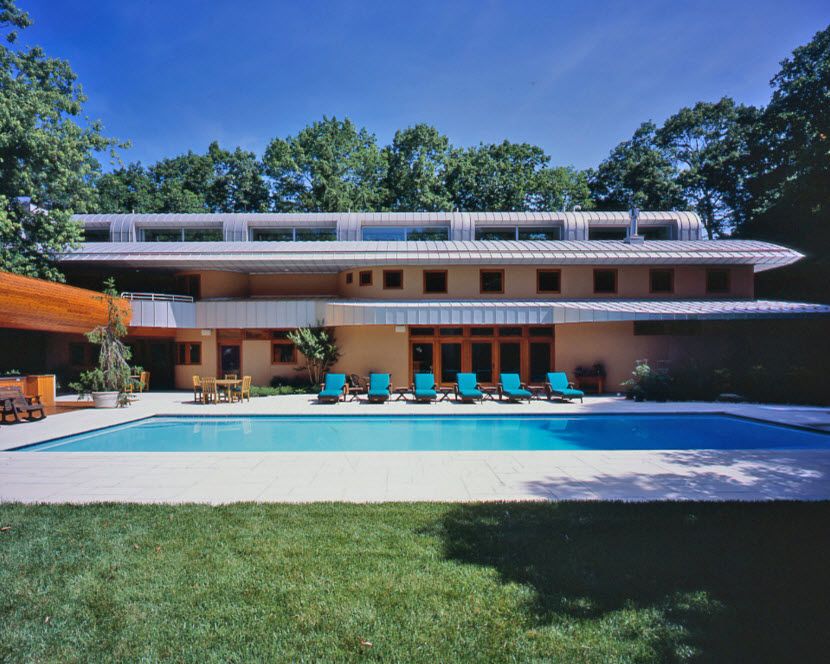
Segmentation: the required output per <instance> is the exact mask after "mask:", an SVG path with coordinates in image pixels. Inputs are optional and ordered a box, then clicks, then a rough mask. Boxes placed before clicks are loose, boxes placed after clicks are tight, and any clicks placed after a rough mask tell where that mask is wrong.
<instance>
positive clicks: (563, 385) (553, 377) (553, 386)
mask: <svg viewBox="0 0 830 664" xmlns="http://www.w3.org/2000/svg"><path fill="white" fill-rule="evenodd" d="M545 391H546V392H547V393H548V399H550V398H552V397H559V398H560V399H563V400H567V401H570V400H571V399H576V398H579V401H580V403H582V397H584V396H585V392H583V391H582V390H575V389H573V383H571V382H570V381H569V380H568V376H567V375H566V374H565V372H564V371H551V372H550V373H548V382H547V383H545Z"/></svg>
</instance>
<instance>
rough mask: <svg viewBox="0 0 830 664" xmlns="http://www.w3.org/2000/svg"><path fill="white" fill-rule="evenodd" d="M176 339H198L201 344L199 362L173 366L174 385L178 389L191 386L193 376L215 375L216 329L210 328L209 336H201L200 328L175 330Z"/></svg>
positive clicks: (178, 340)
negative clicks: (200, 360)
mask: <svg viewBox="0 0 830 664" xmlns="http://www.w3.org/2000/svg"><path fill="white" fill-rule="evenodd" d="M176 341H177V342H180V341H198V342H201V344H202V358H201V359H202V362H201V364H176V365H175V366H174V367H173V376H174V380H175V385H176V387H177V388H179V389H183V390H186V389H190V388H192V387H193V376H215V375H216V362H217V357H216V331H215V330H211V333H210V336H202V331H201V330H192V329H184V330H176Z"/></svg>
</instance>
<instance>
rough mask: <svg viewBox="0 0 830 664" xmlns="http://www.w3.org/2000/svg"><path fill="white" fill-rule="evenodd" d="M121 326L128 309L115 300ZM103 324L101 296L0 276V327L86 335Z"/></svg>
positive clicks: (63, 286)
mask: <svg viewBox="0 0 830 664" xmlns="http://www.w3.org/2000/svg"><path fill="white" fill-rule="evenodd" d="M119 303H120V306H121V307H122V311H123V312H124V316H125V322H126V323H128V324H129V320H130V315H131V308H130V304H129V302H127V301H121V300H119ZM106 320H107V303H106V301H105V299H104V297H103V295H102V294H101V293H96V292H95V291H91V290H86V289H83V288H75V287H74V286H67V285H65V284H56V283H54V282H51V281H44V280H42V279H34V278H32V277H22V276H20V275H17V274H10V273H9V272H0V327H7V328H15V329H19V330H44V331H48V332H87V331H89V330H91V329H92V328H93V327H95V326H96V325H101V324H102V323H105V322H106Z"/></svg>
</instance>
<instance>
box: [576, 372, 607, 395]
mask: <svg viewBox="0 0 830 664" xmlns="http://www.w3.org/2000/svg"><path fill="white" fill-rule="evenodd" d="M574 384H575V385H576V389H578V390H582V391H583V392H591V393H593V394H602V393H603V392H605V376H575V377H574Z"/></svg>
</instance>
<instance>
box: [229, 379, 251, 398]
mask: <svg viewBox="0 0 830 664" xmlns="http://www.w3.org/2000/svg"><path fill="white" fill-rule="evenodd" d="M231 394H233V395H234V396H235V397H236V398H237V399H239V400H240V401H243V400H244V399H245V398H246V397H247V399H248V401H250V400H251V377H250V376H242V384H241V385H234V386H233V387H232V388H231Z"/></svg>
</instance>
